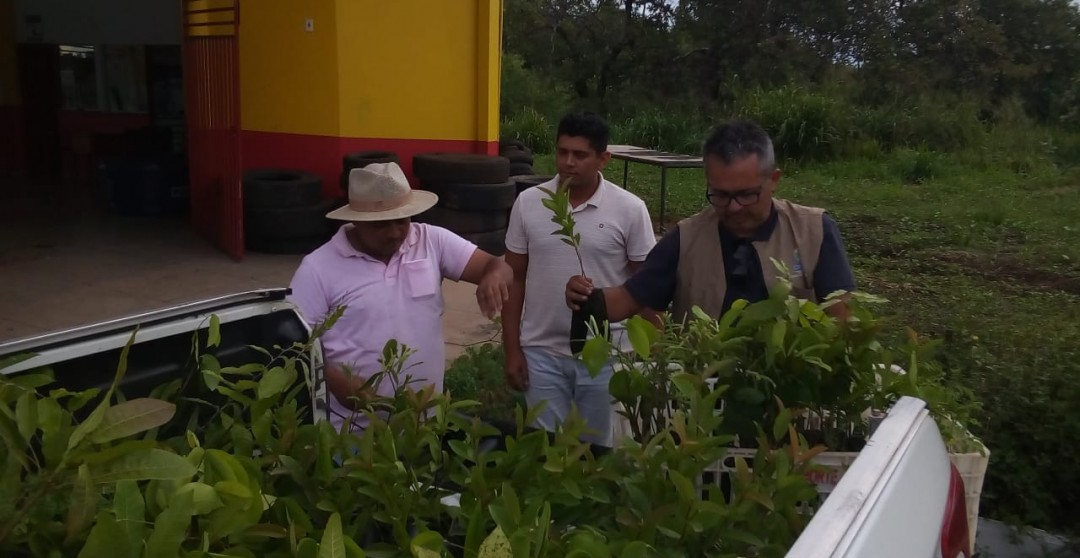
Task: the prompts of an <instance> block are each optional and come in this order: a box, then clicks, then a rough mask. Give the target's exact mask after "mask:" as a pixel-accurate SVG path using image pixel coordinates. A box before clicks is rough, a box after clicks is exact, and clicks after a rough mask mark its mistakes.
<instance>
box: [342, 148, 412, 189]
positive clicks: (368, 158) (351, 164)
mask: <svg viewBox="0 0 1080 558" xmlns="http://www.w3.org/2000/svg"><path fill="white" fill-rule="evenodd" d="M372 163H397V164H398V165H400V164H401V159H400V158H399V157H398V156H397V153H393V152H390V151H358V152H356V153H349V154H347V155H345V156H344V157H342V158H341V177H340V181H341V192H342V194H343V195H344V196H345V198H346V199H348V196H349V172H351V171H352V170H353V169H362V168H364V167H366V166H368V165H370V164H372Z"/></svg>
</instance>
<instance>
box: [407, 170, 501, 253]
mask: <svg viewBox="0 0 1080 558" xmlns="http://www.w3.org/2000/svg"><path fill="white" fill-rule="evenodd" d="M413 174H414V175H415V176H416V178H417V180H418V181H419V183H420V188H421V189H423V190H428V191H431V192H434V193H435V194H437V195H438V196H439V203H438V204H437V205H436V206H435V207H433V208H431V209H429V210H427V211H425V212H424V213H421V214H420V215H417V216H416V217H415V218H414V220H415V221H417V222H420V223H428V224H430V225H436V226H439V227H443V228H445V229H449V230H450V231H452V232H454V233H457V234H458V235H460V236H462V237H463V238H465V239H467V240H469V241H471V242H472V243H473V244H476V245H477V246H478V247H479V248H480V249H482V250H484V251H485V252H488V253H490V254H494V255H497V256H501V255H502V254H503V253H504V252H505V251H506V246H505V244H504V242H505V240H506V226H507V224H508V223H509V222H510V209H511V208H512V207H513V206H514V200H515V199H516V198H517V184H516V183H514V182H512V181H511V180H510V161H509V160H508V159H506V158H505V157H493V156H490V155H477V154H469V153H422V154H419V155H416V156H415V157H414V158H413Z"/></svg>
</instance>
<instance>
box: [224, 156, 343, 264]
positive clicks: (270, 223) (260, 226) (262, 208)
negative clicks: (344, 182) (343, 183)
mask: <svg viewBox="0 0 1080 558" xmlns="http://www.w3.org/2000/svg"><path fill="white" fill-rule="evenodd" d="M243 196H244V243H245V246H246V247H247V249H248V250H252V251H255V252H264V253H267V254H307V253H309V252H311V251H312V250H314V249H316V248H318V247H319V246H321V245H322V244H323V243H325V242H326V241H327V240H329V239H330V237H332V236H333V234H334V232H335V231H336V230H337V223H336V222H334V221H332V220H330V219H327V218H326V214H327V213H329V212H330V211H332V210H333V209H335V208H336V207H337V205H338V203H337V201H336V200H324V199H323V197H322V179H321V178H319V177H318V176H316V175H314V174H311V173H308V172H304V171H300V170H295V169H269V168H267V169H252V170H248V171H245V172H244V177H243Z"/></svg>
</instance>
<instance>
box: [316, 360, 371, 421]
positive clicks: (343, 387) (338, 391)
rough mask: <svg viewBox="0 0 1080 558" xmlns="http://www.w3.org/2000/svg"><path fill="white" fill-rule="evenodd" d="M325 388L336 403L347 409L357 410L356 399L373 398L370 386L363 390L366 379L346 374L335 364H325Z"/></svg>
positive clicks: (353, 374)
mask: <svg viewBox="0 0 1080 558" xmlns="http://www.w3.org/2000/svg"><path fill="white" fill-rule="evenodd" d="M325 373H326V387H327V388H328V389H329V390H330V394H331V395H333V396H334V398H335V399H337V401H338V403H341V405H342V406H343V407H345V408H347V409H351V410H354V411H355V410H359V409H360V407H359V405H358V402H357V401H356V399H360V400H364V399H370V398H372V397H374V396H375V393H374V390H372V389H371V387H370V386H367V387H366V388H365V386H364V384H366V383H367V378H363V377H361V376H358V375H356V374H355V373H349V372H346V371H345V370H344V369H343V368H342V367H341V366H339V365H337V364H330V363H327V364H326V370H325Z"/></svg>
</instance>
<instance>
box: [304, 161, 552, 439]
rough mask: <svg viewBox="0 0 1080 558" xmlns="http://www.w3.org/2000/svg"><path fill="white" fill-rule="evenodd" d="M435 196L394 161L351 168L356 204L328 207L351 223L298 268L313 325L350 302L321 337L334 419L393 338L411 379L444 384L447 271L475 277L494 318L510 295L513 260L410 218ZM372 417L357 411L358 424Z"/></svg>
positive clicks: (352, 401) (387, 387)
mask: <svg viewBox="0 0 1080 558" xmlns="http://www.w3.org/2000/svg"><path fill="white" fill-rule="evenodd" d="M437 200H438V196H436V195H435V194H434V193H432V192H425V191H422V190H413V189H412V188H411V187H410V186H409V183H408V181H407V180H406V178H405V174H404V173H403V172H402V171H401V168H399V167H398V166H397V164H395V163H380V164H372V165H368V166H367V167H364V168H361V169H353V170H352V171H351V172H350V173H349V205H347V206H345V207H342V208H340V209H337V210H335V211H332V212H330V213H329V214H327V217H329V218H331V219H337V220H341V221H347V223H346V224H344V225H342V226H341V228H340V229H339V230H338V232H337V234H336V235H334V237H333V238H332V239H331V240H330V241H329V242H327V243H326V244H324V245H322V246H321V247H319V248H317V249H316V250H315V251H314V252H312V253H311V254H308V255H307V256H306V257H305V258H304V260H303V261H302V262H301V264H300V268H299V269H297V270H296V274H295V275H294V276H293V280H292V283H291V284H290V287H291V288H292V295H291V297H290V299H291V300H292V302H294V303H295V304H296V305H297V306H298V307H299V309H300V313H301V315H303V317H304V319H305V321H307V322H308V323H309V324H311V325H312V326H314V325H316V324H319V323H321V322H323V321H325V319H326V317H327V316H328V315H329V314H331V313H333V312H334V311H335V310H336V309H337V308H339V307H341V306H345V311H344V313H343V314H342V315H341V317H340V318H339V319H338V321H337V323H335V324H334V326H333V327H332V328H330V330H328V331H327V332H326V333H325V334H324V335H323V337H322V339H321V342H322V347H323V352H324V355H325V359H326V362H327V366H326V384H327V387H328V389H329V391H330V393H331V395H332V397H328V399H329V405H328V407H329V409H328V411H329V419H330V422H331V424H333V425H334V426H335V427H336V428H339V429H340V428H341V425H342V424H343V423H344V422H345V420H346V418H348V417H350V416H352V415H353V414H354V409H357V408H358V405H357V403H358V402H359V400H360V399H362V398H363V397H365V396H366V395H367V394H366V393H365V392H364V389H363V388H364V384H365V382H367V381H368V380H369V379H370V378H371V376H372V374H374V373H377V372H379V371H381V369H382V366H381V364H380V363H379V359H380V357H381V356H382V350H383V346H384V345H385V344H386V342H387V341H388V340H390V339H396V340H397V341H398V342H399V343H401V344H404V345H407V346H408V347H409V348H410V349H412V350H413V351H415V352H414V353H413V354H412V355H411V356H410V357H409V358H408V359H407V361H406V362H405V367H404V368H405V374H407V375H410V376H412V379H413V380H414V381H417V382H418V384H419V385H417V386H413V388H414V389H419V388H420V387H423V386H425V385H428V384H434V385H435V389H436V390H437V391H442V383H443V374H444V372H445V364H446V355H445V353H446V349H445V345H444V343H443V330H442V314H443V297H442V287H441V286H442V280H443V279H444V278H445V279H450V280H452V281H459V280H461V281H468V282H469V283H473V284H476V285H478V288H477V291H476V297H477V301H478V303H479V304H480V310H481V311H482V312H483V313H484V314H485V315H486V316H488V317H489V318H490V317H492V316H495V315H498V314H499V312H500V311H501V310H502V307H503V303H504V302H505V301H506V300H507V298H508V297H509V289H510V284H511V283H512V281H513V272H512V271H511V269H510V267H509V266H507V265H506V262H504V261H503V260H502V259H500V258H496V257H494V256H492V255H491V254H488V253H487V252H484V251H483V250H480V249H479V248H477V247H476V246H475V245H474V244H472V243H471V242H469V241H467V240H465V239H463V238H461V237H460V236H458V235H456V234H454V233H452V232H450V231H448V230H446V229H443V228H440V227H436V226H432V225H426V224H420V223H412V222H411V221H410V218H411V217H412V216H414V215H416V214H419V213H421V212H423V211H426V210H428V209H430V208H431V207H432V206H434V205H435V202H436V201H437ZM563 282H564V283H565V281H563ZM402 380H404V378H402ZM377 390H378V391H377V392H378V394H380V395H384V396H385V395H392V394H393V392H394V386H393V385H392V382H390V381H389V380H387V381H383V382H382V383H380V384H379V385H378V388H377ZM365 423H366V421H365V420H364V418H363V417H362V416H355V417H354V420H353V425H354V426H356V427H358V428H363V427H364V425H365Z"/></svg>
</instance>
